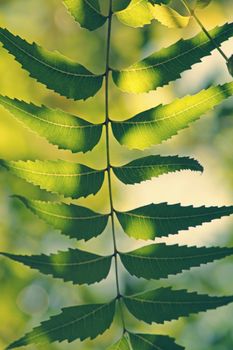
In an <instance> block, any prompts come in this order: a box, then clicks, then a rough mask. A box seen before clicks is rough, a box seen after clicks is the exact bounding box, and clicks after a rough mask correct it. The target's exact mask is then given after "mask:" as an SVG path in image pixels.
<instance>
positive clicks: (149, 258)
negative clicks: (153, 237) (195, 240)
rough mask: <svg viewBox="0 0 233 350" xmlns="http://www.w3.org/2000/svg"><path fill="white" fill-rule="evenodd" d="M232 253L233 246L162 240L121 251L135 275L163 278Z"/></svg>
mask: <svg viewBox="0 0 233 350" xmlns="http://www.w3.org/2000/svg"><path fill="white" fill-rule="evenodd" d="M232 254H233V248H217V247H214V248H205V247H201V248H197V247H187V246H179V245H166V244H164V243H161V244H151V245H148V246H146V247H143V248H139V249H136V250H134V251H132V252H128V253H120V257H121V261H122V263H123V265H124V266H125V268H126V269H127V270H128V271H129V273H130V274H131V275H134V276H137V277H143V278H145V279H152V278H153V279H159V278H166V277H168V275H172V274H177V273H179V272H182V271H183V270H188V269H190V268H192V267H194V266H200V265H201V264H207V263H209V262H212V261H214V260H217V259H222V258H225V257H226V256H229V255H232Z"/></svg>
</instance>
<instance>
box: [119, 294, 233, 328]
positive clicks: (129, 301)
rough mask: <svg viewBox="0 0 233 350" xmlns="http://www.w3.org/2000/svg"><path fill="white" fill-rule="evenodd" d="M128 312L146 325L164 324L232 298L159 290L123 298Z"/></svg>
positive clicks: (229, 301) (216, 305) (223, 303)
mask: <svg viewBox="0 0 233 350" xmlns="http://www.w3.org/2000/svg"><path fill="white" fill-rule="evenodd" d="M124 301H125V304H126V306H127V308H128V309H129V311H130V312H131V313H132V314H133V315H134V316H135V317H136V318H137V319H139V320H142V321H144V322H146V323H152V322H157V323H164V322H165V321H171V320H176V319H178V318H179V317H182V316H188V315H190V314H194V313H198V312H201V311H207V310H211V309H216V308H217V307H219V306H223V305H227V304H229V303H231V302H233V297H232V296H229V297H210V296H208V295H204V294H197V293H188V292H187V291H185V290H171V288H159V289H155V290H152V291H149V292H146V293H142V294H137V295H133V296H130V297H124Z"/></svg>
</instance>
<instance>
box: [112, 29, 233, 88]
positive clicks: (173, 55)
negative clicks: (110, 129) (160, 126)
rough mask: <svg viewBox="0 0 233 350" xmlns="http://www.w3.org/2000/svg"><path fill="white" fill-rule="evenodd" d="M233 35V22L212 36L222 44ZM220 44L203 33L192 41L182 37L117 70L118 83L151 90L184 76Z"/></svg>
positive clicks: (114, 76) (211, 33)
mask: <svg viewBox="0 0 233 350" xmlns="http://www.w3.org/2000/svg"><path fill="white" fill-rule="evenodd" d="M232 34H233V23H231V24H225V25H223V26H222V27H216V28H215V29H212V30H211V31H210V35H211V36H212V38H213V40H214V41H215V43H216V45H220V44H221V43H223V42H224V41H226V40H227V39H229V38H230V37H231V36H232ZM215 48H216V46H215V45H214V44H213V42H212V41H210V40H209V39H208V38H207V37H206V35H205V34H204V33H203V32H201V33H200V34H198V35H196V36H195V37H193V38H191V39H189V40H180V41H178V42H176V43H175V44H173V45H171V46H170V47H168V48H165V49H162V50H160V51H159V52H156V53H154V54H152V55H151V56H149V57H147V58H145V59H144V60H142V61H140V62H138V63H135V64H133V65H132V66H131V67H129V68H126V69H124V70H122V71H116V70H114V71H113V80H114V82H115V84H116V85H117V86H118V87H119V88H120V89H121V90H123V91H127V92H134V93H139V92H148V91H151V90H155V89H156V88H157V87H161V86H164V85H166V84H168V83H169V82H171V81H173V80H176V79H178V78H180V76H181V75H180V74H181V73H182V72H184V71H186V70H187V69H190V68H191V67H192V65H194V64H195V63H198V62H200V60H201V58H203V57H205V56H208V55H210V54H211V51H213V50H214V49H215Z"/></svg>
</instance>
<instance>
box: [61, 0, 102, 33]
mask: <svg viewBox="0 0 233 350" xmlns="http://www.w3.org/2000/svg"><path fill="white" fill-rule="evenodd" d="M63 2H64V4H65V6H66V7H67V9H68V11H69V12H70V13H71V15H72V16H73V17H74V19H75V20H76V21H77V22H78V23H79V24H80V26H81V27H83V28H86V29H89V30H95V29H97V28H99V27H101V26H102V25H103V24H104V23H105V22H106V20H107V17H105V16H103V15H102V14H101V11H100V7H99V2H98V1H97V0H63Z"/></svg>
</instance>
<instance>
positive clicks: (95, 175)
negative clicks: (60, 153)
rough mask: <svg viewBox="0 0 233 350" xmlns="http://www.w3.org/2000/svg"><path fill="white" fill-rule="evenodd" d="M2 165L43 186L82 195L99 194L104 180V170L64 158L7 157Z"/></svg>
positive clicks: (69, 195) (66, 194)
mask: <svg viewBox="0 0 233 350" xmlns="http://www.w3.org/2000/svg"><path fill="white" fill-rule="evenodd" d="M0 165H2V166H4V167H5V168H6V169H8V170H9V171H11V173H13V174H14V175H17V176H19V177H21V178H23V179H24V180H26V181H28V182H30V183H33V184H34V185H36V186H39V187H40V188H41V189H45V190H47V191H50V192H53V193H58V194H60V195H64V196H65V197H72V198H80V197H87V196H88V195H90V194H96V193H97V192H98V191H99V190H100V188H101V186H102V184H103V181H104V171H102V170H94V169H91V168H89V167H87V166H85V165H82V164H77V163H72V162H67V161H64V160H56V161H53V160H46V161H40V160H37V161H21V160H19V161H5V160H0Z"/></svg>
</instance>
